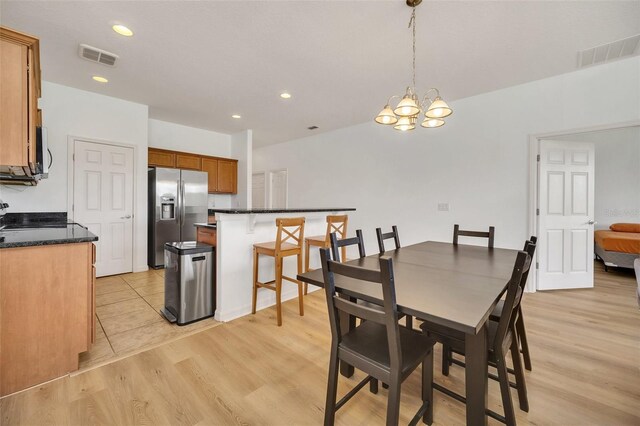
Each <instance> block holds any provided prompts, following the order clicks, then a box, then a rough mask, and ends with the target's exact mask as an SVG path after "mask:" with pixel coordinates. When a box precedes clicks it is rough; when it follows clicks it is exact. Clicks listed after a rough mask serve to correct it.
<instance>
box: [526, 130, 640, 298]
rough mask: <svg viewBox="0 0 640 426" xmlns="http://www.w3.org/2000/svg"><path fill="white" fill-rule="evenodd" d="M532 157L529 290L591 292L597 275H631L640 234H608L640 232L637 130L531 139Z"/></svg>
mask: <svg viewBox="0 0 640 426" xmlns="http://www.w3.org/2000/svg"><path fill="white" fill-rule="evenodd" d="M530 150H531V151H530V153H531V158H532V165H531V171H532V173H531V185H530V200H531V206H532V207H533V208H532V211H531V212H530V218H531V220H530V224H529V227H530V233H531V234H532V235H533V234H535V235H537V236H538V241H539V242H538V247H539V249H538V251H537V269H536V270H535V271H534V277H533V279H532V280H531V282H530V283H529V290H530V291H535V290H550V289H570V288H589V287H593V285H594V279H593V276H594V275H593V273H594V267H595V268H596V269H598V270H602V269H604V268H606V269H609V268H610V267H614V268H616V269H617V270H618V271H619V272H620V273H622V274H626V273H630V271H632V269H631V268H633V260H634V259H635V258H637V257H640V249H639V248H638V247H640V232H636V233H633V232H626V233H621V232H619V231H616V230H614V229H611V228H616V225H615V224H618V223H631V224H636V226H639V227H640V122H632V123H621V124H614V125H609V126H600V127H597V128H589V129H578V130H572V131H567V132H562V133H556V134H546V135H536V136H532V137H531V145H530ZM634 229H635V228H634ZM621 240H624V241H622V242H621ZM625 241H630V242H625ZM594 262H595V263H594Z"/></svg>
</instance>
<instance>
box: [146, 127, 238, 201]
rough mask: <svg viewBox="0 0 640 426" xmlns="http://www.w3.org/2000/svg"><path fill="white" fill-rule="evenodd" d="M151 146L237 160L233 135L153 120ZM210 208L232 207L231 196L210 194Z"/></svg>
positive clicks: (150, 137)
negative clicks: (234, 152)
mask: <svg viewBox="0 0 640 426" xmlns="http://www.w3.org/2000/svg"><path fill="white" fill-rule="evenodd" d="M149 146H150V147H152V148H162V149H169V150H175V151H183V152H192V153H195V154H201V155H211V156H214V157H224V158H237V157H234V156H232V155H231V135H228V134H225V133H218V132H213V131H211V130H204V129H197V128H195V127H188V126H183V125H181V124H176V123H169V122H167V121H160V120H153V119H150V120H149ZM209 207H218V208H228V207H231V196H230V195H225V194H209Z"/></svg>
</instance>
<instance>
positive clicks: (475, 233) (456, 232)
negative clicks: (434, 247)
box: [453, 223, 496, 248]
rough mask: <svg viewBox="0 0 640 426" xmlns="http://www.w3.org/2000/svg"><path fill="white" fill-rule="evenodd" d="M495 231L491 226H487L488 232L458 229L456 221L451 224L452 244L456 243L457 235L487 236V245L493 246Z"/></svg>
mask: <svg viewBox="0 0 640 426" xmlns="http://www.w3.org/2000/svg"><path fill="white" fill-rule="evenodd" d="M495 232H496V229H495V228H494V227H493V226H490V227H489V232H484V231H465V230H462V229H460V225H458V224H457V223H456V224H455V225H453V244H454V245H458V237H473V238H487V239H488V240H489V243H488V247H489V248H493V240H494V236H495Z"/></svg>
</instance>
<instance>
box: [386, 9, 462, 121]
mask: <svg viewBox="0 0 640 426" xmlns="http://www.w3.org/2000/svg"><path fill="white" fill-rule="evenodd" d="M406 1H407V6H409V7H411V8H412V12H411V19H410V20H409V28H411V29H412V31H413V86H408V87H407V91H406V92H405V94H404V96H400V95H393V96H391V97H390V98H389V100H388V101H387V104H386V105H385V106H384V108H383V109H382V111H380V113H379V114H378V115H377V116H376V118H375V122H376V123H378V124H384V125H389V126H390V125H393V128H394V129H396V130H400V131H402V132H406V131H408V130H413V129H415V128H416V123H417V122H418V120H419V119H420V115H421V114H422V113H423V111H424V120H423V121H422V123H420V125H421V126H422V127H426V128H434V127H440V126H442V125H444V118H445V117H448V116H450V115H451V114H452V113H453V111H452V110H451V108H449V105H447V103H446V102H445V101H443V100H442V98H441V97H440V92H439V91H438V89H436V88H431V89H429V90H427V92H426V93H425V95H424V98H422V101H420V100H419V97H418V94H417V91H416V6H418V5H419V4H420V3H422V0H406ZM431 96H432V97H431ZM394 98H402V99H401V100H400V102H399V103H398V105H397V106H396V107H395V108H394V109H391V106H390V105H391V100H392V99H394ZM427 105H428V108H426V109H425V107H426V106H427Z"/></svg>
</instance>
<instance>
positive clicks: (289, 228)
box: [275, 217, 305, 252]
mask: <svg viewBox="0 0 640 426" xmlns="http://www.w3.org/2000/svg"><path fill="white" fill-rule="evenodd" d="M304 221H305V220H304V217H290V218H280V219H276V226H277V227H278V235H277V236H276V246H275V250H276V252H280V251H282V248H283V244H285V243H287V244H293V245H295V246H297V248H298V249H301V250H302V243H303V241H304Z"/></svg>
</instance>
